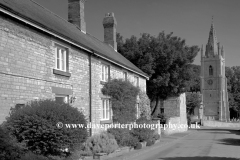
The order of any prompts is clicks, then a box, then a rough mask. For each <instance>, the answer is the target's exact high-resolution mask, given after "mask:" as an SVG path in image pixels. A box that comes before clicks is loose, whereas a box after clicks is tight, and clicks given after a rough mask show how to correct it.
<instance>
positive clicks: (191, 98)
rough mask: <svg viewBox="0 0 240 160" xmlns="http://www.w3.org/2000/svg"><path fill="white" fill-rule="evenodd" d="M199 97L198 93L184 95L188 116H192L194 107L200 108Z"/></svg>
mask: <svg viewBox="0 0 240 160" xmlns="http://www.w3.org/2000/svg"><path fill="white" fill-rule="evenodd" d="M199 96H200V94H198V93H188V94H187V95H186V105H187V113H188V114H189V115H191V114H194V109H195V108H196V107H200V103H201V99H200V97H199Z"/></svg>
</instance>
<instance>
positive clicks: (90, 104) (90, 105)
mask: <svg viewBox="0 0 240 160" xmlns="http://www.w3.org/2000/svg"><path fill="white" fill-rule="evenodd" d="M93 53H94V51H93ZM89 123H90V124H91V123H92V54H89ZM89 135H90V136H92V128H91V127H90V128H89Z"/></svg>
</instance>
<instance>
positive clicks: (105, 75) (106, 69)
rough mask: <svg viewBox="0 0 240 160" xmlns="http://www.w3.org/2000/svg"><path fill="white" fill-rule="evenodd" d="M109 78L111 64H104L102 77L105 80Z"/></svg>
mask: <svg viewBox="0 0 240 160" xmlns="http://www.w3.org/2000/svg"><path fill="white" fill-rule="evenodd" d="M108 79H109V66H108V65H104V64H103V65H102V77H101V80H102V81H103V82H107V81H108Z"/></svg>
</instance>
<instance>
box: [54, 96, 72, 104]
mask: <svg viewBox="0 0 240 160" xmlns="http://www.w3.org/2000/svg"><path fill="white" fill-rule="evenodd" d="M55 100H56V102H59V103H69V96H68V95H56V96H55Z"/></svg>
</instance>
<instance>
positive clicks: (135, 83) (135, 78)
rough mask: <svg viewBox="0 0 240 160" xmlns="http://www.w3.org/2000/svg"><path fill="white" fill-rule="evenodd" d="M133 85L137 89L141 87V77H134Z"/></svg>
mask: <svg viewBox="0 0 240 160" xmlns="http://www.w3.org/2000/svg"><path fill="white" fill-rule="evenodd" d="M133 85H134V86H135V87H139V77H137V76H134V81H133Z"/></svg>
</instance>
